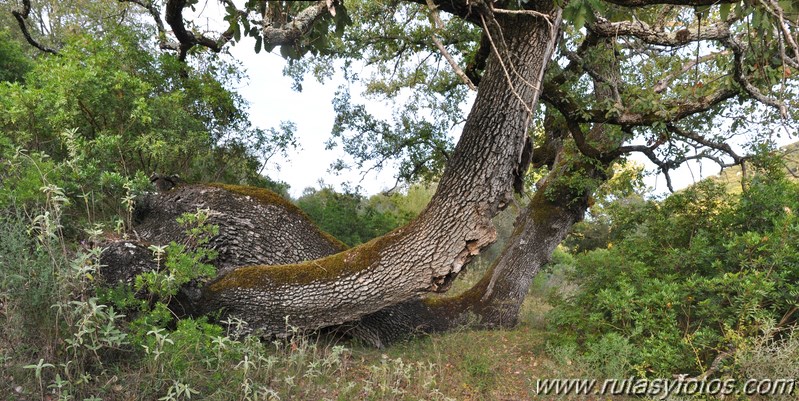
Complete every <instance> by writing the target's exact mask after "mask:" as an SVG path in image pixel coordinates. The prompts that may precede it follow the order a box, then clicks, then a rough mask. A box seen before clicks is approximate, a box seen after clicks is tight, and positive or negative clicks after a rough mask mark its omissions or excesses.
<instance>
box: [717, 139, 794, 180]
mask: <svg viewBox="0 0 799 401" xmlns="http://www.w3.org/2000/svg"><path fill="white" fill-rule="evenodd" d="M778 152H780V153H781V154H782V160H783V162H784V163H785V168H786V170H787V171H788V175H789V176H793V177H794V179H799V142H794V143H792V144H789V145H785V146H783V147H781V148H779V150H778ZM747 174H751V172H750V171H747ZM741 178H742V173H741V167H740V166H734V167H729V168H726V169H724V171H722V172H721V173H719V174H718V175H715V176H713V177H708V179H709V180H714V181H719V182H723V183H725V184H726V186H727V190H728V191H729V192H731V193H738V192H741Z"/></svg>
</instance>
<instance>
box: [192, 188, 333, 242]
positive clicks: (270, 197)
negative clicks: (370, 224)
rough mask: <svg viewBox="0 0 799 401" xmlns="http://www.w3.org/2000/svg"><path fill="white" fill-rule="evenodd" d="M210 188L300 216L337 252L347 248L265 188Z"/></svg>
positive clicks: (295, 206)
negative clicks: (246, 197)
mask: <svg viewBox="0 0 799 401" xmlns="http://www.w3.org/2000/svg"><path fill="white" fill-rule="evenodd" d="M208 186H210V187H214V188H220V189H224V190H226V191H228V192H233V193H236V194H239V195H244V196H249V197H251V198H253V199H256V200H258V201H259V202H261V203H263V204H266V205H277V206H281V207H283V208H285V209H286V210H288V211H289V212H290V213H292V214H294V215H297V216H300V217H302V218H303V219H305V220H307V221H308V222H310V223H311V225H312V226H313V227H314V228H315V229H316V231H317V232H318V233H319V234H320V235H321V236H322V237H323V238H324V239H326V240H327V241H328V242H329V243H330V244H331V245H333V246H334V247H335V248H337V249H338V250H341V251H343V250H345V249H347V248H348V246H347V244H345V243H343V242H341V241H339V240H338V238H336V237H334V236H332V235H331V234H330V233H327V232H325V231H324V230H322V229H321V228H319V227H318V226H317V225H316V224H314V223H312V221H313V220H311V218H310V217H308V215H307V214H305V212H303V211H302V209H300V208H299V207H297V205H295V204H293V203H291V202H289V201H288V200H286V199H285V198H283V197H282V196H280V195H278V194H276V193H274V192H272V191H270V190H268V189H266V188H258V187H249V186H243V185H232V184H220V183H212V184H208Z"/></svg>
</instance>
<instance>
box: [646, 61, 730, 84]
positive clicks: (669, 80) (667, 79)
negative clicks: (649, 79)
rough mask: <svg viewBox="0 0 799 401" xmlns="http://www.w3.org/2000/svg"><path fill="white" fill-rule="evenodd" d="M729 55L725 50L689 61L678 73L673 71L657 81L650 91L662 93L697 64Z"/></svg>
mask: <svg viewBox="0 0 799 401" xmlns="http://www.w3.org/2000/svg"><path fill="white" fill-rule="evenodd" d="M731 53H732V52H730V51H729V50H725V51H721V52H718V53H711V54H707V55H705V56H702V57H700V58H699V60H696V59H694V60H691V61H689V62H687V63H685V65H683V66H682V68H681V69H680V70H679V71H674V72H672V73H670V74H668V75H666V76H665V77H663V78H661V79H659V80H658V82H657V84H656V85H655V87H654V88H653V89H652V91H653V92H655V93H661V92H663V91H664V90H666V88H668V87H669V85H671V83H672V82H673V81H674V80H675V79H676V78H677V77H679V76H680V75H682V74H685V73H686V72H688V71H690V70H691V69H693V68H694V67H696V65H697V63H704V62H706V61H710V60H713V59H715V58H716V57H719V56H727V55H729V54H731Z"/></svg>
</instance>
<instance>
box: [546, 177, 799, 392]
mask: <svg viewBox="0 0 799 401" xmlns="http://www.w3.org/2000/svg"><path fill="white" fill-rule="evenodd" d="M779 171H780V170H779V169H776V168H770V167H765V168H764V169H763V170H762V171H760V173H759V174H757V175H755V176H754V177H753V178H751V179H750V180H749V181H748V184H747V188H746V190H744V191H743V193H742V194H741V195H740V197H737V196H732V195H730V194H729V193H728V192H727V191H726V189H725V188H724V186H723V184H719V183H715V182H712V181H703V182H701V183H699V184H697V185H695V186H693V187H691V188H689V189H686V190H684V191H681V192H679V193H676V194H674V195H672V196H670V197H669V198H667V199H665V200H663V201H661V202H646V203H640V202H636V203H634V204H630V205H629V208H628V209H629V214H625V209H624V207H621V208H617V209H615V210H614V211H613V213H616V214H617V215H616V216H611V217H612V218H611V221H612V222H615V221H619V222H621V224H623V225H625V227H626V228H627V229H626V230H625V231H624V232H622V233H618V236H617V238H616V239H615V241H614V242H609V243H607V245H606V246H605V247H602V248H598V249H594V250H591V251H588V252H584V253H581V254H578V255H576V258H575V260H576V262H575V267H574V269H573V271H571V272H569V279H570V281H571V282H572V283H573V284H576V285H577V290H576V291H574V292H571V293H569V294H565V295H561V296H556V297H555V298H554V300H553V303H554V304H555V308H554V309H553V310H552V311H551V313H550V321H551V325H552V328H553V329H554V330H555V331H556V332H557V335H556V339H555V340H554V344H561V345H563V344H574V345H577V346H578V349H580V350H584V351H585V352H584V353H583V356H584V357H585V358H587V359H589V360H593V359H598V358H599V356H601V355H602V351H601V350H602V349H603V348H605V347H604V346H601V345H602V344H603V343H604V342H607V341H610V340H611V339H612V340H613V343H617V344H622V343H626V344H629V345H630V346H631V348H630V347H627V346H625V347H624V348H625V349H628V348H630V349H629V352H627V353H626V355H628V356H629V359H630V362H631V363H630V365H629V367H628V369H627V370H628V373H632V372H635V373H637V374H639V375H641V376H650V377H651V376H657V377H670V376H671V375H672V374H691V375H695V374H700V373H702V372H705V371H706V370H707V369H709V367H710V365H711V363H712V361H713V360H714V359H715V358H716V357H717V356H718V355H719V354H721V353H725V352H729V351H732V350H734V349H738V348H742V347H745V344H747V343H749V342H751V341H754V339H756V338H758V337H759V336H761V335H762V334H763V332H764V328H765V327H768V326H769V325H774V324H776V325H778V326H780V327H781V328H782V329H786V328H789V327H790V326H791V325H793V324H796V322H797V320H796V319H797V317H798V316H797V315H796V314H795V313H793V312H792V311H795V310H796V308H797V306H799V219H797V217H796V212H795V211H799V184H797V183H796V182H793V181H789V180H788V179H787V178H786V177H785V176H784V174H782V173H780V172H779ZM631 216H632V217H633V218H632V219H631ZM611 224H612V223H611ZM609 336H610V337H609ZM613 348H614V349H615V348H619V345H617V346H614V347H613ZM599 359H601V358H599Z"/></svg>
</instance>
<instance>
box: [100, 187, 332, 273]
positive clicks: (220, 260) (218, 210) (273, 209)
mask: <svg viewBox="0 0 799 401" xmlns="http://www.w3.org/2000/svg"><path fill="white" fill-rule="evenodd" d="M198 209H206V210H207V211H208V213H209V215H210V217H209V219H208V222H207V223H208V224H213V225H217V226H219V234H218V235H216V236H214V237H213V238H211V241H210V243H209V244H208V245H207V246H208V247H210V248H212V249H215V250H216V251H217V252H218V256H217V258H216V259H214V260H213V261H211V264H213V265H214V266H215V267H216V268H217V271H218V273H219V274H224V273H225V272H229V271H232V270H234V269H235V268H236V267H238V266H241V265H242V264H258V263H269V264H281V263H298V262H301V261H304V260H309V259H316V258H320V257H323V256H327V255H330V254H333V253H336V252H340V251H342V250H344V249H346V245H344V244H343V243H342V242H340V241H338V240H336V239H335V238H333V237H332V236H331V235H329V234H327V233H325V232H323V231H321V230H320V229H319V228H318V227H317V226H316V225H315V224H314V223H313V222H312V221H311V220H310V219H309V218H308V216H306V215H305V213H303V212H302V211H301V210H300V209H299V208H297V207H296V206H294V205H293V204H291V203H290V202H288V201H286V200H285V199H283V198H281V197H280V196H279V195H277V194H275V193H272V192H271V191H268V190H264V189H258V188H249V187H240V186H234V185H214V184H211V185H184V186H179V187H177V188H175V189H173V190H171V191H168V192H164V193H158V194H149V195H146V196H143V197H140V198H139V199H137V200H136V208H135V211H134V216H133V224H134V226H133V236H135V237H136V240H133V239H131V240H117V241H112V242H109V243H107V244H105V250H104V251H103V255H102V258H101V263H102V264H103V265H105V267H104V268H103V271H102V272H103V276H104V279H105V280H106V281H107V282H109V283H116V282H124V283H130V282H132V280H133V278H134V277H135V276H136V275H137V274H139V273H142V272H144V271H150V270H153V269H156V268H157V266H156V263H155V260H154V259H153V252H152V251H150V250H148V249H147V247H148V246H149V245H151V244H156V245H166V244H168V243H170V242H172V241H175V242H178V243H183V242H184V241H185V240H186V234H185V233H184V231H185V228H183V227H181V226H180V225H179V224H178V223H177V222H176V219H177V218H178V217H180V215H182V214H183V213H196V212H197V210H198Z"/></svg>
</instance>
